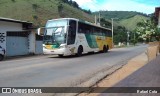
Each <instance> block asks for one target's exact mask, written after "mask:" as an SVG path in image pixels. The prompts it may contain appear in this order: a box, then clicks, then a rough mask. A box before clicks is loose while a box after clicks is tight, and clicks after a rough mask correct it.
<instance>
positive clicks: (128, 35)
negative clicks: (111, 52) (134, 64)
mask: <svg viewBox="0 0 160 96" xmlns="http://www.w3.org/2000/svg"><path fill="white" fill-rule="evenodd" d="M129 33H130V32H129V31H128V32H127V46H129V37H130V35H129Z"/></svg>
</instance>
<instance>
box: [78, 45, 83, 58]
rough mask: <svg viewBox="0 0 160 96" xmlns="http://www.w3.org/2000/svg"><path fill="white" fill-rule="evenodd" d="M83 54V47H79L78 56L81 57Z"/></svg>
mask: <svg viewBox="0 0 160 96" xmlns="http://www.w3.org/2000/svg"><path fill="white" fill-rule="evenodd" d="M82 52H83V47H82V46H79V47H78V51H77V56H78V57H80V56H81V55H82Z"/></svg>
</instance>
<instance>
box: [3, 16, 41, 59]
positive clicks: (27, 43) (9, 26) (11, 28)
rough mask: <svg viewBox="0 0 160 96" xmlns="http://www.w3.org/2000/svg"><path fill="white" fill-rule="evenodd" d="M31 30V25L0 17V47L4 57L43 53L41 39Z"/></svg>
mask: <svg viewBox="0 0 160 96" xmlns="http://www.w3.org/2000/svg"><path fill="white" fill-rule="evenodd" d="M31 28H32V23H28V22H26V21H20V20H14V19H9V18H2V17H0V46H1V47H2V48H4V49H5V50H6V53H5V55H6V56H17V55H28V54H41V53H43V50H42V39H41V38H38V36H37V35H36V31H34V30H33V29H31Z"/></svg>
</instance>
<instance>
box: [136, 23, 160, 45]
mask: <svg viewBox="0 0 160 96" xmlns="http://www.w3.org/2000/svg"><path fill="white" fill-rule="evenodd" d="M136 33H137V34H138V35H139V38H140V39H143V40H144V41H147V42H150V41H156V40H159V37H160V32H159V29H158V28H157V26H155V24H154V22H153V21H152V20H143V22H139V23H137V28H136Z"/></svg>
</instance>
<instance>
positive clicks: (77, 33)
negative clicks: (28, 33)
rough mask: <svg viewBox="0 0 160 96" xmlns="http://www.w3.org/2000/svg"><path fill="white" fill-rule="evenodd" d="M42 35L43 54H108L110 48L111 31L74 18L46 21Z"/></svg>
mask: <svg viewBox="0 0 160 96" xmlns="http://www.w3.org/2000/svg"><path fill="white" fill-rule="evenodd" d="M38 34H39V35H43V51H44V54H56V55H59V56H67V55H77V56H81V55H82V54H83V53H88V52H98V51H102V52H108V50H109V49H111V48H112V32H111V29H108V28H103V27H100V26H97V25H94V24H92V23H89V22H86V21H82V20H79V19H75V18H60V19H53V20H48V21H47V23H46V26H45V28H39V29H38Z"/></svg>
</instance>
